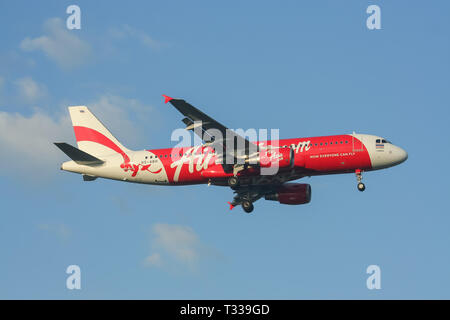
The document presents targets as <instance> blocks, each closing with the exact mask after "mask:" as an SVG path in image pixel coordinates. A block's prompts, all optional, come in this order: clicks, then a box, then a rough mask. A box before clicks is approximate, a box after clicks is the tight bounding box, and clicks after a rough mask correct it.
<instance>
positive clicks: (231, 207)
mask: <svg viewBox="0 0 450 320" xmlns="http://www.w3.org/2000/svg"><path fill="white" fill-rule="evenodd" d="M227 203H228V204H229V205H230V210H233V208H234V206H233V205H232V204H231V202H230V201H228V202H227Z"/></svg>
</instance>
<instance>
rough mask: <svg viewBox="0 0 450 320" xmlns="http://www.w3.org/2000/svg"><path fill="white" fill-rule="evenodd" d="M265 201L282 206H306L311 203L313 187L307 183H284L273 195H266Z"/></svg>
mask: <svg viewBox="0 0 450 320" xmlns="http://www.w3.org/2000/svg"><path fill="white" fill-rule="evenodd" d="M265 199H266V200H272V201H278V202H279V203H282V204H306V203H309V202H310V201H311V186H310V185H309V184H307V183H284V184H282V185H281V186H279V187H278V188H277V189H276V190H275V191H274V192H273V193H269V194H266V195H265Z"/></svg>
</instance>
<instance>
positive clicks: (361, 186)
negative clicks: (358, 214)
mask: <svg viewBox="0 0 450 320" xmlns="http://www.w3.org/2000/svg"><path fill="white" fill-rule="evenodd" d="M355 173H356V180H358V185H357V187H358V190H359V191H361V192H363V191H364V190H366V186H365V185H364V183H362V182H361V180H362V171H361V170H359V169H358V170H356V171H355Z"/></svg>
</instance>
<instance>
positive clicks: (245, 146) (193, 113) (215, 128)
mask: <svg viewBox="0 0 450 320" xmlns="http://www.w3.org/2000/svg"><path fill="white" fill-rule="evenodd" d="M163 96H164V98H165V103H167V102H170V104H172V105H173V106H174V107H175V108H176V109H177V110H178V111H180V112H181V113H182V114H183V115H184V116H185V118H184V119H183V120H182V121H183V123H184V124H186V129H187V130H193V131H194V132H195V133H196V134H197V135H199V134H200V133H201V134H202V136H200V138H201V139H202V140H203V141H204V142H205V143H206V144H207V145H209V146H211V147H214V148H215V149H216V151H217V152H219V151H222V152H223V155H224V156H225V154H227V155H230V156H232V157H233V158H234V159H245V158H247V157H248V156H249V155H251V154H253V153H256V152H257V151H258V146H257V145H256V144H254V143H253V142H250V141H249V140H248V139H246V138H244V137H242V136H240V135H238V134H237V133H235V132H234V131H233V130H230V129H228V128H227V127H225V126H224V125H223V124H221V123H220V122H218V121H216V120H214V119H213V118H211V117H210V116H208V115H207V114H205V113H203V112H202V111H200V110H199V109H197V108H196V107H194V106H192V105H191V104H189V103H187V102H186V101H184V100H182V99H174V98H170V97H168V96H165V95H163ZM199 129H201V131H200V130H199ZM218 133H220V134H218ZM217 136H219V138H217ZM217 147H219V148H217ZM227 147H228V148H227ZM218 149H221V150H218Z"/></svg>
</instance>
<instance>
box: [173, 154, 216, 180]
mask: <svg viewBox="0 0 450 320" xmlns="http://www.w3.org/2000/svg"><path fill="white" fill-rule="evenodd" d="M201 148H202V146H197V147H192V148H189V149H188V150H187V151H186V152H185V153H184V154H183V156H182V157H181V158H180V159H178V160H176V161H174V162H172V163H171V164H170V167H171V168H176V169H175V174H174V176H173V181H175V182H177V181H178V179H179V177H180V172H181V169H182V168H183V166H184V165H187V166H188V170H189V173H193V172H194V169H195V170H197V172H200V171H201V170H203V169H208V165H209V162H210V161H211V159H212V157H213V156H214V153H213V149H212V148H204V149H203V150H201ZM199 150H200V151H202V152H199Z"/></svg>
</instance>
